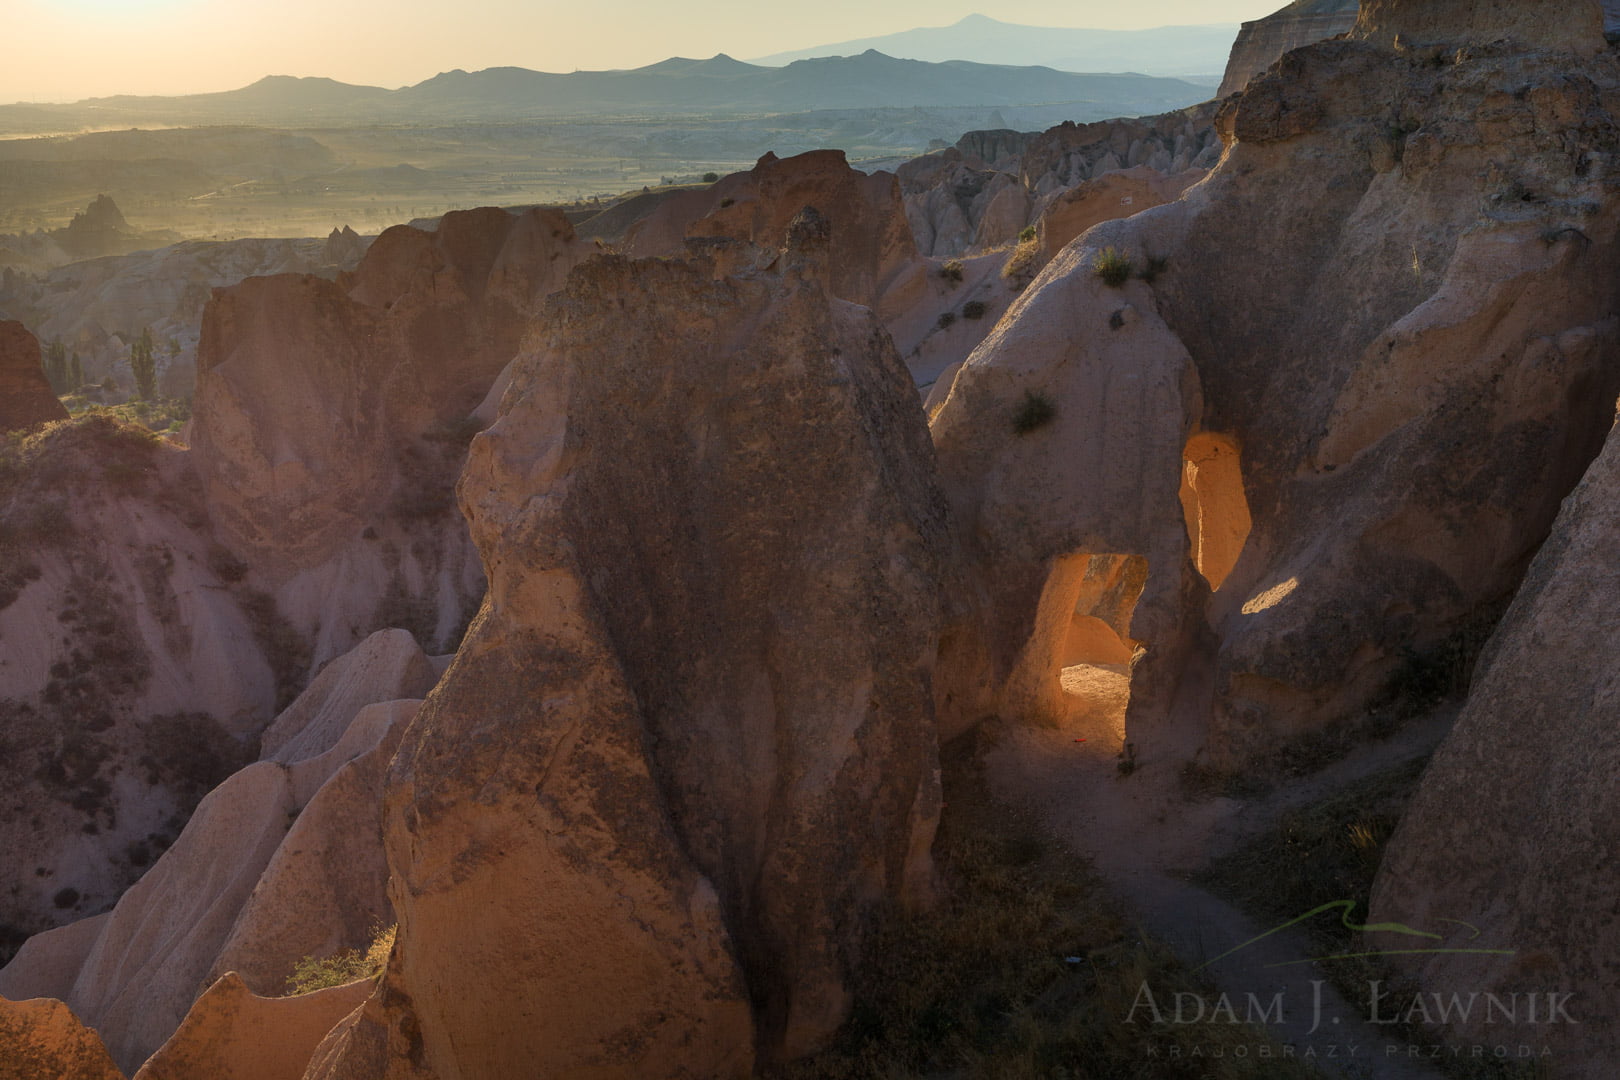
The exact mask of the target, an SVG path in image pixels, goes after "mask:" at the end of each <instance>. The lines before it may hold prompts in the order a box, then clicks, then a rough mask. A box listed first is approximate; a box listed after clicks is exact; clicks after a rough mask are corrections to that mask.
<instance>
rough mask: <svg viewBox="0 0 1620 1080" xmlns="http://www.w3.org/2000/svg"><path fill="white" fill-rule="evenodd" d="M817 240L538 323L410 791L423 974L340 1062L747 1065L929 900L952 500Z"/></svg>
mask: <svg viewBox="0 0 1620 1080" xmlns="http://www.w3.org/2000/svg"><path fill="white" fill-rule="evenodd" d="M791 234H792V235H791V236H790V240H789V246H788V248H787V250H786V251H785V252H783V253H782V255H781V259H780V263H779V267H778V270H777V271H775V272H770V273H764V274H747V275H744V276H743V277H741V278H736V279H721V280H717V279H716V278H715V275H714V268H713V267H712V266H711V265H706V264H703V263H698V264H684V263H680V262H660V261H653V262H633V261H626V260H624V259H621V258H610V259H608V260H605V261H599V262H595V263H592V264H590V265H588V266H586V267H583V268H581V269H580V270H579V271H577V272H576V274H575V275H574V277H573V278H572V279H571V281H570V284H569V287H568V289H567V290H566V292H565V293H564V294H563V296H562V297H561V298H560V299H559V301H558V302H557V303H556V305H555V306H554V307H553V308H552V309H551V310H550V311H549V312H548V314H547V315H546V317H545V318H544V319H543V320H542V322H541V324H540V326H539V327H538V329H537V332H536V334H535V337H534V338H533V348H532V350H531V351H530V352H529V353H528V354H527V356H526V357H525V359H524V360H523V361H522V363H521V365H520V367H519V369H518V371H517V373H516V375H515V377H514V380H513V383H512V387H511V389H509V390H508V392H507V394H506V397H505V401H504V404H503V407H502V413H501V418H500V420H499V421H498V422H497V423H496V425H495V426H494V427H493V428H491V429H490V430H489V431H487V432H486V433H485V434H483V435H481V436H480V437H479V438H478V439H477V440H475V442H474V444H473V452H472V458H471V461H470V462H469V465H468V470H467V473H466V476H465V477H464V479H463V482H462V485H461V497H462V500H463V504H464V506H465V508H466V510H467V513H468V515H469V517H470V519H471V521H472V527H473V532H474V536H475V538H476V539H477V542H478V545H479V549H480V551H481V553H482V555H483V558H484V560H485V563H486V566H487V567H488V569H489V573H490V583H491V587H490V594H489V598H488V600H487V601H486V605H485V608H484V610H483V612H482V613H481V615H480V616H479V619H478V621H477V622H476V623H475V625H474V627H473V629H472V631H471V633H470V634H469V637H468V640H467V642H466V644H465V645H463V647H462V649H461V651H460V653H459V654H458V655H457V657H456V660H455V662H454V663H453V664H452V666H451V668H450V670H449V671H448V673H447V674H446V676H445V679H444V682H443V683H442V684H441V685H440V687H439V688H438V689H437V690H436V691H435V692H434V694H433V695H432V696H431V697H430V698H429V700H428V703H427V705H426V706H425V708H424V711H423V713H422V715H421V716H420V718H419V719H418V721H417V723H416V725H415V726H414V727H413V728H412V732H411V735H410V736H409V738H408V740H407V742H406V744H405V745H404V746H403V747H402V748H401V750H400V753H399V755H398V756H397V757H396V759H395V763H394V767H393V771H392V774H391V776H390V778H389V794H388V826H387V836H388V853H389V862H390V866H391V868H392V870H393V874H394V877H393V882H394V884H393V898H394V905H395V908H396V910H397V912H398V914H399V917H400V930H399V934H400V936H399V940H398V944H397V946H396V949H395V953H394V958H393V960H392V962H391V963H390V965H389V968H388V971H387V973H386V975H385V976H384V980H383V983H382V986H381V987H380V988H379V991H378V993H377V995H376V996H375V997H374V998H373V999H372V1001H371V1002H370V1003H369V1004H368V1005H367V1007H366V1009H365V1010H363V1011H362V1013H361V1014H360V1015H359V1016H358V1017H356V1018H355V1019H354V1021H353V1022H352V1023H351V1024H349V1025H348V1026H347V1027H345V1028H343V1029H340V1030H339V1032H337V1033H335V1034H334V1040H336V1044H335V1045H331V1046H328V1047H325V1048H323V1050H322V1052H320V1053H319V1054H318V1055H317V1064H316V1066H314V1067H312V1070H311V1074H310V1075H311V1076H320V1077H361V1076H383V1075H387V1076H418V1075H429V1074H431V1075H434V1076H438V1077H442V1078H446V1080H449V1078H454V1077H481V1076H508V1075H512V1076H515V1075H527V1074H531V1073H544V1074H547V1075H572V1074H575V1073H584V1072H589V1073H590V1074H591V1075H598V1076H603V1077H632V1076H634V1077H659V1076H668V1077H676V1076H705V1077H744V1076H747V1075H749V1073H750V1071H751V1066H752V1063H753V1061H754V1059H755V1054H756V1050H757V1052H758V1053H759V1055H760V1058H761V1060H762V1061H763V1062H768V1061H773V1060H778V1059H781V1058H783V1057H787V1056H791V1055H793V1054H795V1053H799V1052H802V1051H803V1050H805V1049H807V1048H809V1047H812V1046H815V1045H816V1044H818V1043H820V1042H822V1041H824V1040H825V1039H826V1038H827V1037H828V1036H829V1035H830V1034H831V1033H832V1031H833V1030H834V1029H835V1028H836V1026H837V1025H838V1024H839V1023H840V1022H841V1020H842V1019H843V1017H844V1016H845V1014H846V1011H847V1009H848V1005H849V992H850V991H849V979H850V974H851V970H852V968H853V966H854V965H855V964H856V963H857V962H858V957H859V955H860V943H861V935H862V926H863V923H864V918H863V913H869V912H871V911H872V910H873V909H874V906H875V905H879V904H882V903H885V902H889V901H892V900H896V899H900V900H905V901H910V902H920V901H923V900H925V899H926V897H927V896H928V893H929V889H930V863H929V856H928V849H929V845H930V841H931V837H932V834H933V828H934V822H935V818H936V815H937V813H938V807H939V794H938V780H937V775H936V768H937V766H936V763H935V749H934V747H935V735H934V725H933V720H932V710H931V708H930V689H929V673H930V669H931V667H932V662H933V655H934V652H935V649H936V634H937V619H938V604H939V597H940V595H941V591H942V578H941V558H942V554H941V545H942V544H943V543H944V542H945V538H946V537H945V530H944V527H943V516H942V515H943V507H942V505H941V504H940V502H939V499H938V496H937V494H936V493H935V489H934V487H933V478H932V469H931V454H930V452H929V447H928V444H927V436H926V431H925V428H924V425H923V420H922V417H921V414H920V412H919V411H918V409H917V404H916V398H915V394H914V391H913V390H912V389H911V385H910V381H909V380H908V379H907V377H906V373H905V370H904V368H903V366H902V365H901V364H900V362H899V359H898V357H897V356H895V354H894V352H893V351H892V348H891V347H890V346H889V345H888V343H887V339H886V337H885V336H884V334H883V332H882V330H881V327H880V326H879V325H878V324H877V322H876V321H875V320H874V318H873V316H872V315H871V313H870V312H868V311H866V310H863V309H861V308H857V307H854V306H852V305H848V304H845V303H842V302H840V301H838V300H836V299H834V294H833V290H832V288H831V285H830V282H829V277H830V271H829V268H828V266H827V262H826V260H827V250H828V248H829V246H830V244H831V243H833V242H835V240H834V235H831V234H832V230H831V229H830V228H829V227H828V225H827V224H826V222H825V221H824V220H823V219H821V217H820V215H818V214H815V213H814V212H812V211H806V212H805V213H804V214H803V215H801V216H800V217H799V218H797V219H796V220H795V223H794V226H793V229H792V230H791ZM627 315H629V316H630V317H627ZM515 987H521V988H522V992H520V993H514V992H513V988H515Z"/></svg>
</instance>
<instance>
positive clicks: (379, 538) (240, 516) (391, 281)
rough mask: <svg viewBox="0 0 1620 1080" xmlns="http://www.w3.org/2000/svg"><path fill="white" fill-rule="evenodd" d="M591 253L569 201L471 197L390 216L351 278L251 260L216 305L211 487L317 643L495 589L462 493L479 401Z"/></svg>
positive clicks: (209, 334) (299, 625) (246, 549)
mask: <svg viewBox="0 0 1620 1080" xmlns="http://www.w3.org/2000/svg"><path fill="white" fill-rule="evenodd" d="M587 253H588V252H587V250H586V249H585V246H584V245H582V244H579V243H577V242H576V241H575V239H574V236H573V232H572V230H571V229H570V228H569V226H568V223H567V221H566V220H564V219H563V217H562V216H561V215H560V214H556V213H554V212H549V211H547V212H542V211H538V210H531V211H528V212H526V213H524V214H522V215H517V216H514V215H511V214H508V213H506V212H505V211H501V210H495V209H486V210H471V211H465V212H461V213H454V214H448V215H446V216H445V218H444V220H443V222H442V223H441V224H440V227H439V229H438V231H437V232H434V233H426V232H422V231H420V230H417V229H413V228H410V227H408V226H396V227H394V228H392V229H389V230H388V231H387V232H385V233H383V234H382V236H380V237H378V238H377V240H376V242H375V243H374V244H373V245H372V246H371V249H370V250H369V251H368V252H367V254H366V258H365V259H364V260H363V261H362V262H361V264H360V267H359V269H358V270H357V271H356V272H355V273H354V274H353V275H352V276H345V277H344V278H342V279H341V280H340V281H338V282H335V283H334V282H330V281H326V280H324V279H321V278H318V277H312V276H301V277H300V276H290V275H282V276H278V277H271V278H254V279H250V280H248V281H245V282H243V283H242V284H241V285H239V286H236V287H235V288H233V289H229V290H225V291H223V292H221V293H219V294H218V295H217V296H216V298H215V300H214V302H213V303H212V304H211V305H210V306H209V308H208V312H207V314H206V315H205V317H204V322H203V332H202V344H201V346H200V351H199V368H200V374H199V378H198V385H197V399H196V405H195V411H196V415H195V419H194V420H193V423H192V427H191V438H192V446H193V454H194V457H195V461H196V467H197V471H198V473H199V475H200V477H201V482H202V490H203V494H204V497H205V498H206V499H207V501H208V503H209V505H210V507H211V510H212V512H213V514H214V518H215V521H216V524H217V526H218V528H219V529H220V531H221V533H222V540H223V542H224V543H225V545H226V546H227V547H229V548H230V549H231V550H232V551H233V552H234V553H235V555H236V556H237V557H238V558H240V559H241V560H242V561H243V562H245V563H246V564H247V565H249V566H251V567H252V568H253V570H254V572H255V576H256V580H258V581H259V582H261V583H262V585H263V587H264V588H265V589H266V591H268V592H270V593H271V594H272V595H273V596H275V597H276V600H277V603H278V606H279V608H280V610H282V611H283V612H285V613H286V615H287V617H288V618H289V619H290V620H291V622H292V624H293V626H294V627H295V628H296V629H297V630H298V631H299V632H300V633H301V634H303V635H305V636H306V637H307V638H308V639H309V640H311V641H313V643H314V644H313V656H314V660H315V662H316V663H320V662H322V661H324V660H326V659H329V658H330V657H333V656H336V655H338V654H340V653H342V652H345V651H347V650H348V649H349V648H350V647H352V646H353V645H354V644H355V642H356V641H358V640H359V639H360V638H361V637H363V636H364V635H365V633H366V632H368V631H369V630H371V629H373V628H375V627H378V626H403V627H405V628H406V629H410V630H412V631H413V632H414V633H415V634H416V635H417V637H418V639H419V640H420V641H422V642H423V643H424V644H425V645H428V646H429V647H434V648H437V647H440V646H451V645H453V644H454V642H455V639H456V638H457V636H458V635H459V633H460V630H461V628H462V627H463V626H465V624H466V620H467V618H468V617H469V616H470V614H471V609H472V608H473V607H474V606H476V604H477V601H478V599H479V597H480V596H481V595H482V590H483V581H482V574H481V573H480V571H479V568H478V564H477V559H476V557H475V555H474V553H473V552H472V549H471V547H470V544H469V542H468V539H467V535H466V528H465V525H464V523H463V522H461V521H460V519H459V518H458V517H456V515H455V513H454V505H453V499H452V497H451V490H452V487H453V485H454V483H455V476H456V473H457V471H458V470H459V469H460V465H461V460H462V455H463V451H464V447H465V445H466V442H467V439H468V438H470V437H471V435H472V433H473V432H474V431H476V430H477V427H478V425H479V421H478V420H477V419H476V418H474V417H473V416H472V415H471V414H472V413H473V412H474V411H475V410H476V409H477V407H478V406H479V404H480V403H481V402H482V401H483V399H484V398H485V396H486V395H487V394H488V393H489V390H490V387H491V386H492V385H493V384H494V382H495V380H496V377H497V376H498V375H499V374H500V371H501V369H502V368H503V367H505V366H506V364H507V363H508V362H509V361H510V360H511V359H512V357H513V356H514V355H516V353H517V347H518V341H519V338H520V336H521V334H522V332H523V328H524V325H525V323H526V321H527V319H528V317H529V316H530V314H531V313H532V312H533V310H534V309H535V308H536V307H537V306H538V304H539V302H540V301H541V300H542V299H543V298H544V297H545V296H547V295H549V294H550V293H552V292H553V291H555V290H556V289H557V288H558V287H560V285H561V284H562V281H563V278H564V277H565V276H566V275H567V273H568V270H569V269H570V268H571V267H572V266H573V265H574V264H575V263H576V262H578V261H579V259H581V258H583V257H584V256H585V255H586V254H587ZM289 363H291V364H294V365H296V366H295V367H291V368H290V367H289ZM292 417H297V422H296V423H290V422H289V420H290V419H291V418H292Z"/></svg>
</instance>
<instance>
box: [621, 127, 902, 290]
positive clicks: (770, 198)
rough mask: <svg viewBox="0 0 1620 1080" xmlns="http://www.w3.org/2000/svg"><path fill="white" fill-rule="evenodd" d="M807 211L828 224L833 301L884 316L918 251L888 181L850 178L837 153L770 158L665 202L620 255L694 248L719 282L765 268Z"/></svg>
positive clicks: (888, 177) (855, 174)
mask: <svg viewBox="0 0 1620 1080" xmlns="http://www.w3.org/2000/svg"><path fill="white" fill-rule="evenodd" d="M805 206H815V207H818V208H822V207H824V208H825V210H824V211H823V212H824V213H825V214H826V216H827V218H828V219H829V221H830V222H831V225H832V252H833V255H832V258H831V269H830V273H831V275H832V290H833V295H834V296H837V297H839V298H841V299H844V300H851V301H854V302H855V303H857V304H861V305H864V306H866V307H870V308H872V309H874V310H878V309H880V308H881V307H882V304H883V297H884V294H885V293H886V292H887V291H888V290H889V289H890V288H891V287H892V286H893V285H894V283H895V281H896V279H897V278H898V277H899V276H900V275H901V274H902V273H903V272H905V271H907V270H908V269H911V268H912V267H913V266H914V260H915V257H916V245H915V244H914V243H913V240H912V237H911V230H910V227H909V226H908V225H907V224H906V217H905V213H904V210H903V208H902V205H901V201H900V197H899V189H898V188H897V187H896V184H895V178H894V175H893V174H892V173H884V172H879V173H873V174H871V175H870V176H869V175H867V174H866V173H863V172H859V171H857V170H855V169H852V168H850V167H849V164H848V163H847V162H846V161H845V160H844V153H843V151H842V150H814V151H811V152H810V153H807V154H800V155H798V156H797V157H790V158H778V157H777V156H776V155H775V154H766V155H765V156H764V157H762V158H760V159H759V163H758V164H756V165H755V166H754V168H753V169H751V170H750V171H748V172H745V173H733V174H732V175H730V176H727V177H725V178H723V179H722V180H721V181H720V182H719V183H717V184H713V185H711V186H709V187H707V188H703V189H701V190H696V191H690V192H684V193H682V194H680V195H677V196H674V197H672V198H669V199H665V200H664V201H662V202H660V203H658V204H657V207H656V209H654V210H653V212H652V213H651V214H650V215H649V216H648V217H646V218H645V219H643V220H642V221H640V222H638V223H637V224H635V225H633V226H631V227H630V228H629V229H628V230H627V231H626V233H625V241H624V244H623V248H624V250H625V252H626V253H627V254H630V255H635V256H641V257H647V256H669V255H683V254H685V253H686V252H687V251H688V249H691V250H694V251H696V252H699V253H703V254H708V255H710V256H712V257H713V258H714V260H715V265H716V269H717V271H718V272H721V273H729V272H732V271H736V270H742V269H745V268H764V267H766V266H769V265H770V264H771V263H772V262H774V261H775V259H776V257H777V252H778V247H779V245H780V243H781V238H782V234H783V232H784V231H785V230H786V228H787V225H788V222H789V221H791V220H792V219H793V216H794V215H795V214H797V213H798V212H799V210H800V209H801V208H803V207H805ZM726 241H732V243H731V244H727V243H726Z"/></svg>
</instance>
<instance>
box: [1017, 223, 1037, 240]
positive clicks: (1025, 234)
mask: <svg viewBox="0 0 1620 1080" xmlns="http://www.w3.org/2000/svg"><path fill="white" fill-rule="evenodd" d="M1035 235H1036V233H1035V226H1033V225H1025V226H1024V227H1023V228H1022V229H1019V230H1018V242H1019V243H1020V244H1033V243H1034V242H1035Z"/></svg>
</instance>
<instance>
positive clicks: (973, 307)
mask: <svg viewBox="0 0 1620 1080" xmlns="http://www.w3.org/2000/svg"><path fill="white" fill-rule="evenodd" d="M988 310H989V309H988V308H987V307H986V306H985V302H984V301H983V300H969V301H968V302H967V303H965V304H963V305H962V318H964V319H982V318H984V313H985V312H986V311H988Z"/></svg>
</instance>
